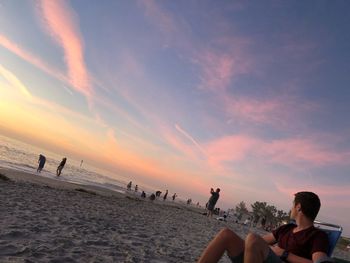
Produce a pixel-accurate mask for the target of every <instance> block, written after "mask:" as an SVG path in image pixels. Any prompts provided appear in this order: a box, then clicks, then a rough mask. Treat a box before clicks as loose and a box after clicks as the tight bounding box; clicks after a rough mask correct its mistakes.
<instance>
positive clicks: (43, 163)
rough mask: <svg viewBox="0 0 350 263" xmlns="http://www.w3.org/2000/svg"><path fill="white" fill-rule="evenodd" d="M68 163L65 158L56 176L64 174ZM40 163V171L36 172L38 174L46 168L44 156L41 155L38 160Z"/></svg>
mask: <svg viewBox="0 0 350 263" xmlns="http://www.w3.org/2000/svg"><path fill="white" fill-rule="evenodd" d="M66 162H67V158H66V157H64V158H63V159H62V161H61V162H60V164H59V165H58V167H57V170H56V175H57V176H60V175H61V173H62V169H63V168H64V166H65V165H66ZM38 163H39V166H38V169H37V170H36V172H37V173H40V172H41V171H42V169H43V168H44V166H45V163H46V157H45V156H44V155H42V154H39V159H38Z"/></svg>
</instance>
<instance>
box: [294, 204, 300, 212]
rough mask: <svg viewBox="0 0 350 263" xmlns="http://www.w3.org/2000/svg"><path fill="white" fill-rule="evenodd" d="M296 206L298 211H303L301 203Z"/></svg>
mask: <svg viewBox="0 0 350 263" xmlns="http://www.w3.org/2000/svg"><path fill="white" fill-rule="evenodd" d="M295 208H296V210H297V211H298V212H301V205H300V204H297V205H296V206H295Z"/></svg>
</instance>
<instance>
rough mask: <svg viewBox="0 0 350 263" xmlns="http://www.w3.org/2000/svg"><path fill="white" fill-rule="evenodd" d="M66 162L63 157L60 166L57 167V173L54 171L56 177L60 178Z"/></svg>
mask: <svg viewBox="0 0 350 263" xmlns="http://www.w3.org/2000/svg"><path fill="white" fill-rule="evenodd" d="M66 161H67V158H66V157H64V158H63V159H62V161H61V163H60V165H59V166H58V167H57V171H56V174H57V176H60V175H61V172H62V169H63V167H64V166H65V165H66Z"/></svg>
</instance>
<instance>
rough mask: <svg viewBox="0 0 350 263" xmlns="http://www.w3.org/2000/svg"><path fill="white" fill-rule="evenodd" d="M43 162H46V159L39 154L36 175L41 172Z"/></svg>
mask: <svg viewBox="0 0 350 263" xmlns="http://www.w3.org/2000/svg"><path fill="white" fill-rule="evenodd" d="M45 162H46V157H45V156H44V155H42V154H40V155H39V160H38V163H39V166H38V169H37V170H36V172H37V173H40V172H41V170H42V169H43V168H44V165H45Z"/></svg>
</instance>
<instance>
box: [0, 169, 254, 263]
mask: <svg viewBox="0 0 350 263" xmlns="http://www.w3.org/2000/svg"><path fill="white" fill-rule="evenodd" d="M0 173H1V174H3V175H6V176H7V177H8V178H10V179H11V181H4V180H0V198H1V202H0V215H1V216H0V224H1V228H0V262H195V261H196V259H197V258H198V257H199V256H200V254H201V252H202V251H203V249H204V248H205V246H206V244H207V243H208V242H209V240H211V239H212V238H213V237H214V235H215V234H216V233H217V232H218V231H219V230H220V229H222V228H223V227H226V226H228V227H230V228H232V229H234V230H235V231H236V232H238V233H239V234H240V235H241V236H242V237H243V238H244V237H245V236H246V235H247V233H248V232H249V231H257V232H259V230H258V229H249V228H248V227H245V226H242V225H238V224H234V223H233V222H232V223H230V222H221V221H218V220H215V219H208V218H207V217H205V216H203V215H202V213H203V210H202V209H198V208H195V207H190V206H185V205H181V204H177V203H172V202H163V201H161V200H159V201H158V200H156V201H155V202H151V201H149V200H141V199H138V198H135V197H133V196H128V195H124V194H120V193H116V192H113V191H109V190H106V189H101V188H97V187H88V186H81V185H76V184H72V183H67V182H62V181H57V180H53V179H50V178H44V177H41V176H36V175H32V174H27V173H23V172H18V171H13V170H5V169H0ZM220 262H230V261H229V260H228V258H227V257H226V256H224V257H223V258H222V259H221V261H220Z"/></svg>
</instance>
